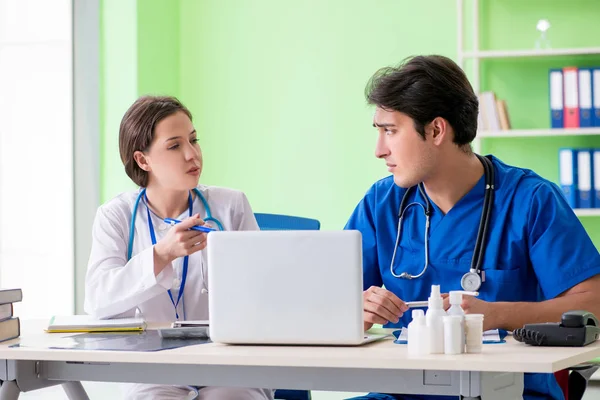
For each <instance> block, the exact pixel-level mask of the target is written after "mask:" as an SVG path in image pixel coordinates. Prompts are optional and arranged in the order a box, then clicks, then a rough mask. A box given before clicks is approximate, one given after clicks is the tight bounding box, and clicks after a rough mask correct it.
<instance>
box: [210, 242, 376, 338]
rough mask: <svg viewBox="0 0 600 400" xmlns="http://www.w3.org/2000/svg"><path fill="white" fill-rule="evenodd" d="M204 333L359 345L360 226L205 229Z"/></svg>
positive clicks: (360, 336) (363, 334) (361, 293)
mask: <svg viewBox="0 0 600 400" xmlns="http://www.w3.org/2000/svg"><path fill="white" fill-rule="evenodd" d="M207 249H208V254H207V256H208V296H209V316H210V337H211V339H212V341H214V342H221V343H238V344H292V345H293V344H297V345H359V344H364V343H367V342H370V341H374V340H377V339H381V338H383V337H385V336H386V335H365V333H364V327H363V280H362V237H361V234H360V232H358V231H225V232H211V233H210V234H209V235H208V241H207Z"/></svg>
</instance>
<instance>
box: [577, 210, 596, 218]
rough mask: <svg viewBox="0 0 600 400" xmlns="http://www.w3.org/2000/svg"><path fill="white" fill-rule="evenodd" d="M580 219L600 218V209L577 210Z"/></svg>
mask: <svg viewBox="0 0 600 400" xmlns="http://www.w3.org/2000/svg"><path fill="white" fill-rule="evenodd" d="M573 211H575V215H577V216H578V217H600V208H575V209H574V210H573Z"/></svg>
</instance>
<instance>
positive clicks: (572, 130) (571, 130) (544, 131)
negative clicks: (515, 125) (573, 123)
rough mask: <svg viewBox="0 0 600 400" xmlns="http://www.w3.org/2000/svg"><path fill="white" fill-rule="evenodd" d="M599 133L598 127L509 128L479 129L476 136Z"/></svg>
mask: <svg viewBox="0 0 600 400" xmlns="http://www.w3.org/2000/svg"><path fill="white" fill-rule="evenodd" d="M579 135H600V127H594V128H567V129H509V130H504V131H479V132H477V137H478V138H514V137H534V136H579Z"/></svg>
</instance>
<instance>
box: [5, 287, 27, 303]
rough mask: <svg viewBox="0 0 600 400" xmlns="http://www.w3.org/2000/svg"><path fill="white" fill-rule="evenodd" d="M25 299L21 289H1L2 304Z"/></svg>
mask: <svg viewBox="0 0 600 400" xmlns="http://www.w3.org/2000/svg"><path fill="white" fill-rule="evenodd" d="M21 300H23V291H22V290H21V289H0V304H8V303H18V302H20V301H21Z"/></svg>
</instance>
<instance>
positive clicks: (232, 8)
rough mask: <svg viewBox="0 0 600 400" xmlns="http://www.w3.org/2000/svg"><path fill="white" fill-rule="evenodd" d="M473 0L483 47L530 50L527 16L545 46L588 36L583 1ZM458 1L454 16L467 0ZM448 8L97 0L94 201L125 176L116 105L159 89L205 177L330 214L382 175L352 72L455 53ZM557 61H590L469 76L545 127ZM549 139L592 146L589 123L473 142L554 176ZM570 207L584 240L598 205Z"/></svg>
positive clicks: (487, 68) (595, 8)
mask: <svg viewBox="0 0 600 400" xmlns="http://www.w3.org/2000/svg"><path fill="white" fill-rule="evenodd" d="M480 4H481V6H480V7H481V8H480V17H481V22H480V26H481V31H482V35H481V37H480V43H481V47H482V48H483V49H523V48H531V47H532V46H533V43H534V42H535V40H536V38H537V31H536V30H535V23H536V21H537V20H538V19H539V18H548V19H549V20H550V21H551V23H552V27H551V28H550V32H549V37H550V39H551V41H552V44H553V46H554V47H584V46H594V45H597V40H596V39H595V38H597V37H600V36H599V34H600V26H599V25H597V24H594V23H593V22H594V15H598V12H600V3H599V2H597V1H595V0H579V1H578V2H577V6H578V7H572V6H570V5H569V4H567V3H566V2H564V1H563V0H545V1H541V0H530V1H527V2H523V1H520V0H502V1H483V2H480ZM465 6H466V7H467V18H468V17H469V15H470V12H469V6H470V1H469V0H466V1H465ZM455 7H456V4H455V2H454V1H451V0H427V1H422V2H413V1H410V0H380V1H376V2H369V3H367V2H353V3H351V4H349V3H348V2H342V1H340V0H330V1H327V2H322V1H318V0H310V1H305V2H301V3H291V2H281V1H276V0H261V1H238V0H222V1H219V2H216V1H198V0H138V1H135V0H130V1H125V2H122V1H119V0H103V5H102V10H103V14H102V18H103V27H104V28H103V31H102V66H101V71H102V88H101V92H102V96H103V97H102V102H101V104H102V116H103V118H102V123H103V126H102V132H103V139H102V149H101V151H102V162H103V167H102V191H101V193H102V199H101V200H102V201H106V200H108V199H110V198H111V197H113V196H114V195H116V194H117V193H119V192H121V191H123V190H129V189H131V188H133V187H134V186H133V184H132V183H131V182H130V180H129V179H128V178H127V176H126V175H125V173H124V171H123V168H122V165H121V161H120V159H119V155H118V125H119V122H120V119H121V117H122V115H123V113H124V112H125V110H126V109H127V107H128V106H129V105H130V104H131V102H132V101H133V100H134V99H135V98H136V97H137V96H139V95H143V94H173V95H176V96H179V97H180V98H181V99H182V100H183V101H184V103H185V104H186V105H187V106H188V107H189V108H190V109H191V111H192V113H193V114H194V122H195V125H196V128H197V129H198V132H199V133H200V139H201V145H202V148H203V151H204V157H205V169H204V173H203V176H202V181H203V182H204V183H207V184H214V185H223V186H230V187H234V188H238V189H241V190H244V191H245V192H246V193H247V195H248V197H249V199H250V201H251V204H252V206H253V208H254V210H255V211H257V212H258V211H262V212H276V213H287V214H296V215H304V216H310V217H314V218H318V219H319V220H321V222H322V226H323V229H338V228H341V227H342V226H343V225H344V223H345V222H346V219H347V218H348V216H349V214H350V213H351V212H352V209H353V208H354V206H355V205H356V203H357V202H358V201H359V200H360V198H361V196H362V195H363V194H364V192H365V190H366V189H367V188H368V187H369V185H370V184H371V183H372V182H374V181H375V180H377V179H378V178H380V177H382V176H385V175H386V171H385V170H384V168H383V165H382V163H381V162H380V161H378V160H377V159H376V158H375V157H374V156H373V152H374V144H375V132H374V130H373V129H372V128H371V126H370V121H371V117H372V111H373V110H372V108H371V107H369V106H367V105H366V104H365V101H364V96H363V90H364V86H365V83H366V82H367V80H368V78H369V77H370V76H371V75H372V73H373V72H374V71H376V70H377V69H378V68H380V67H382V66H385V65H391V64H396V63H398V62H399V61H400V60H402V59H403V58H404V57H407V56H409V55H413V54H428V53H440V54H444V55H447V56H450V57H453V58H454V57H455V56H456V49H457V47H456V37H457V36H456V32H457V27H456V18H455V16H456V8H455ZM582 9H586V10H588V11H587V12H581V11H580V10H582ZM431 10H436V12H435V13H431ZM107 21H109V22H110V23H109V24H106V22H107ZM465 22H466V23H467V33H466V44H467V46H468V44H469V43H470V42H471V40H470V39H471V33H470V21H469V19H466V21H465ZM108 26H110V29H108V28H107V27H108ZM583 27H586V29H589V32H586V33H585V34H583ZM565 65H581V66H583V65H600V57H592V56H579V57H573V58H569V57H557V58H528V59H499V60H484V61H483V62H482V68H481V77H482V80H481V82H482V87H481V88H482V90H494V91H496V93H497V95H498V96H500V97H502V98H505V99H506V100H507V101H508V108H509V113H510V118H511V122H512V123H513V126H514V127H515V128H523V129H527V128H543V127H547V126H548V124H549V122H548V119H549V117H548V106H547V103H548V102H547V99H548V85H547V70H548V69H549V68H550V67H562V66H565ZM467 71H470V69H469V68H467ZM561 146H575V147H585V146H598V147H600V136H596V137H583V136H579V137H558V138H518V139H485V140H484V141H483V152H486V153H487V152H492V153H494V154H496V155H498V156H499V157H500V158H501V159H503V160H504V161H506V162H508V163H512V164H515V165H519V166H523V167H527V168H532V169H534V170H535V171H536V172H538V173H540V174H541V175H542V176H544V177H546V178H549V179H551V180H553V181H557V177H558V164H557V154H556V153H557V150H558V148H559V147H561ZM533 149H534V150H535V151H532V150H533ZM582 221H583V223H584V225H585V226H586V228H587V229H588V231H589V232H590V234H591V235H592V237H593V238H594V240H595V242H596V243H599V242H600V223H599V221H600V219H599V218H597V217H585V218H582Z"/></svg>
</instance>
